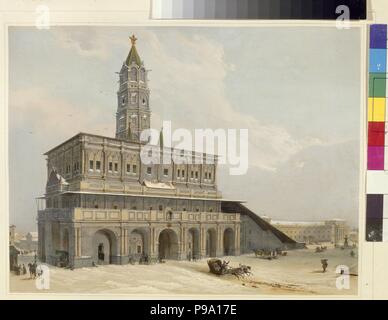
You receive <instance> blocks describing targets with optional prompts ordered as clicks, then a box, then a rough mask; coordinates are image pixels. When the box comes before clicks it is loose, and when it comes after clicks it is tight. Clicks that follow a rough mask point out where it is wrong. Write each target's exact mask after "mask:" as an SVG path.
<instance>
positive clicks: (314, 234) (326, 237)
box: [262, 217, 349, 244]
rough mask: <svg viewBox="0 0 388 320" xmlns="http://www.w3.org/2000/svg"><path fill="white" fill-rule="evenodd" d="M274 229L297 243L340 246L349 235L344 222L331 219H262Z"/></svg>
mask: <svg viewBox="0 0 388 320" xmlns="http://www.w3.org/2000/svg"><path fill="white" fill-rule="evenodd" d="M262 219H265V220H266V221H267V222H269V223H271V224H272V225H273V226H274V227H276V228H277V229H279V230H280V231H282V232H283V233H285V234H286V235H287V236H289V237H290V238H291V239H293V240H295V241H298V242H305V243H307V244H309V243H319V242H331V243H333V244H341V243H343V242H344V240H345V236H347V235H348V233H349V228H348V226H347V224H346V221H345V220H342V219H332V220H325V221H278V220H271V219H270V218H269V217H262Z"/></svg>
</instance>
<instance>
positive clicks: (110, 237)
mask: <svg viewBox="0 0 388 320" xmlns="http://www.w3.org/2000/svg"><path fill="white" fill-rule="evenodd" d="M92 243H93V261H94V262H95V263H97V264H111V263H113V258H112V257H113V256H116V255H117V240H116V236H115V234H114V232H112V231H110V230H107V229H102V230H98V231H97V232H96V233H95V234H94V236H93V242H92Z"/></svg>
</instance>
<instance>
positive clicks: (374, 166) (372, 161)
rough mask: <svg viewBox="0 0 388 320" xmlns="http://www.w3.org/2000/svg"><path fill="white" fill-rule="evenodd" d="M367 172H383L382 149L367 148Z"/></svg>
mask: <svg viewBox="0 0 388 320" xmlns="http://www.w3.org/2000/svg"><path fill="white" fill-rule="evenodd" d="M368 170H384V147H368Z"/></svg>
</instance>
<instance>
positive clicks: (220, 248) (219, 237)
mask: <svg viewBox="0 0 388 320" xmlns="http://www.w3.org/2000/svg"><path fill="white" fill-rule="evenodd" d="M216 230H217V248H216V255H217V257H222V256H223V255H224V243H223V235H224V233H223V230H222V226H220V225H219V224H217V228H216Z"/></svg>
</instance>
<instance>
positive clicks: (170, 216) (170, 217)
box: [167, 211, 172, 220]
mask: <svg viewBox="0 0 388 320" xmlns="http://www.w3.org/2000/svg"><path fill="white" fill-rule="evenodd" d="M167 220H172V212H171V211H169V212H167Z"/></svg>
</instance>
